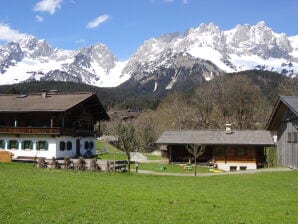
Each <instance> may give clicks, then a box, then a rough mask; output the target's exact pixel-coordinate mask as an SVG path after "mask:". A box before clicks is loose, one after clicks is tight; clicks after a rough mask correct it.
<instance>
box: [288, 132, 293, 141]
mask: <svg viewBox="0 0 298 224" xmlns="http://www.w3.org/2000/svg"><path fill="white" fill-rule="evenodd" d="M288 142H292V133H288Z"/></svg>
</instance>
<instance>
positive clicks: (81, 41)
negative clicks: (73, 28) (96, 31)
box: [75, 39, 86, 44]
mask: <svg viewBox="0 0 298 224" xmlns="http://www.w3.org/2000/svg"><path fill="white" fill-rule="evenodd" d="M75 43H76V44H85V43H86V41H85V40H83V39H80V40H76V41H75Z"/></svg>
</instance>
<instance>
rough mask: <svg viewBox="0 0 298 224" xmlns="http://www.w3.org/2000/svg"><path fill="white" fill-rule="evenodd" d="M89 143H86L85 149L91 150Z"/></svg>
mask: <svg viewBox="0 0 298 224" xmlns="http://www.w3.org/2000/svg"><path fill="white" fill-rule="evenodd" d="M89 147H90V146H89V142H88V141H85V149H89Z"/></svg>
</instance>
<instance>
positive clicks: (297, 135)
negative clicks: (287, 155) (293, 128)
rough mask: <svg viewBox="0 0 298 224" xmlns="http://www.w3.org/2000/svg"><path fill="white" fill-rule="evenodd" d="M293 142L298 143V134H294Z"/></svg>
mask: <svg viewBox="0 0 298 224" xmlns="http://www.w3.org/2000/svg"><path fill="white" fill-rule="evenodd" d="M293 142H295V143H296V142H298V132H294V133H293Z"/></svg>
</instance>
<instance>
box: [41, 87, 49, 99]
mask: <svg viewBox="0 0 298 224" xmlns="http://www.w3.org/2000/svg"><path fill="white" fill-rule="evenodd" d="M47 95H48V91H47V90H46V89H43V90H41V98H43V99H45V98H47Z"/></svg>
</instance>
